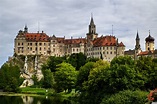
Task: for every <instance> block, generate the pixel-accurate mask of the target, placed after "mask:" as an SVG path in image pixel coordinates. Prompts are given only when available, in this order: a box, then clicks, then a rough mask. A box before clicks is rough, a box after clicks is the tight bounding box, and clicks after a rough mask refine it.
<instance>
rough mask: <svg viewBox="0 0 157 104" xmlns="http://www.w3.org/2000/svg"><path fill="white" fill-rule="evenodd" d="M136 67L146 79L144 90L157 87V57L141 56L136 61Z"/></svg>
mask: <svg viewBox="0 0 157 104" xmlns="http://www.w3.org/2000/svg"><path fill="white" fill-rule="evenodd" d="M136 69H137V70H138V71H139V72H140V73H141V75H142V78H143V80H144V82H145V83H144V88H143V90H148V89H154V88H156V87H157V76H156V75H157V64H156V59H152V58H151V57H140V58H139V59H138V60H137V61H136Z"/></svg>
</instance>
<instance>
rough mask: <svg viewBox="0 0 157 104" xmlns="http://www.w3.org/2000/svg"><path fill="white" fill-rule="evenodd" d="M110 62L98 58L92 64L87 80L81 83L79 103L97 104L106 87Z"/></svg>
mask: <svg viewBox="0 0 157 104" xmlns="http://www.w3.org/2000/svg"><path fill="white" fill-rule="evenodd" d="M109 67H110V64H109V63H108V62H106V61H103V60H99V61H97V62H96V63H94V64H93V67H92V69H90V73H89V75H88V81H85V82H84V83H83V90H82V92H81V95H80V100H79V102H80V103H81V104H99V103H100V102H101V99H102V98H103V95H104V93H105V91H106V90H107V87H108V74H109V73H108V72H109V71H108V70H109Z"/></svg>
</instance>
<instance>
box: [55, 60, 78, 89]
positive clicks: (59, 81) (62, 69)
mask: <svg viewBox="0 0 157 104" xmlns="http://www.w3.org/2000/svg"><path fill="white" fill-rule="evenodd" d="M76 77H77V71H76V69H75V68H74V67H73V66H72V65H71V64H69V63H65V62H63V63H61V64H58V65H57V68H56V72H55V73H54V78H55V82H56V84H55V85H56V86H55V89H56V91H57V92H60V91H63V90H64V91H66V90H68V91H69V92H70V91H71V90H72V88H74V86H75V83H76Z"/></svg>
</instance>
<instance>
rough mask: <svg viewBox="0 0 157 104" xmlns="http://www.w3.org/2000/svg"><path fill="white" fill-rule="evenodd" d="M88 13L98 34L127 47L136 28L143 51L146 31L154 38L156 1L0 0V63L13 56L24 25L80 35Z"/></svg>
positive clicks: (156, 31) (31, 29)
mask: <svg viewBox="0 0 157 104" xmlns="http://www.w3.org/2000/svg"><path fill="white" fill-rule="evenodd" d="M91 14H92V15H93V19H94V23H95V25H96V31H97V33H98V34H99V35H98V36H102V35H104V36H105V35H114V36H116V37H117V38H118V40H119V42H120V41H122V42H123V43H124V45H125V46H126V47H125V49H126V50H128V49H134V47H135V38H136V34H137V31H138V33H139V37H140V44H141V48H142V50H143V51H144V50H145V38H146V37H147V36H148V35H149V30H150V34H151V36H152V37H154V38H155V39H156V38H157V0H1V3H0V66H1V65H2V64H4V63H5V62H6V61H7V60H8V57H10V56H13V53H14V39H15V37H16V35H17V33H18V31H19V30H23V28H24V26H25V25H27V27H28V31H29V32H31V33H36V32H37V31H40V32H41V31H44V32H45V33H46V34H47V35H49V36H52V35H55V36H58V37H64V36H65V38H71V36H72V37H73V38H79V37H85V36H86V33H87V32H88V25H89V23H90V19H91ZM112 30H113V32H112ZM112 33H113V34H112ZM155 48H157V42H156V40H155Z"/></svg>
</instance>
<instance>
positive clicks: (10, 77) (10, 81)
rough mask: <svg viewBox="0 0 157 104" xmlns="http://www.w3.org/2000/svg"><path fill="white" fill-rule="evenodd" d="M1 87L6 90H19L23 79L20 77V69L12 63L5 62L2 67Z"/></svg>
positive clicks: (0, 74)
mask: <svg viewBox="0 0 157 104" xmlns="http://www.w3.org/2000/svg"><path fill="white" fill-rule="evenodd" d="M0 76H1V78H0V88H2V89H3V90H4V91H11V92H17V91H19V86H20V85H21V84H22V81H23V79H22V78H20V69H19V67H18V66H13V65H12V64H4V65H3V66H2V67H1V69H0Z"/></svg>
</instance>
